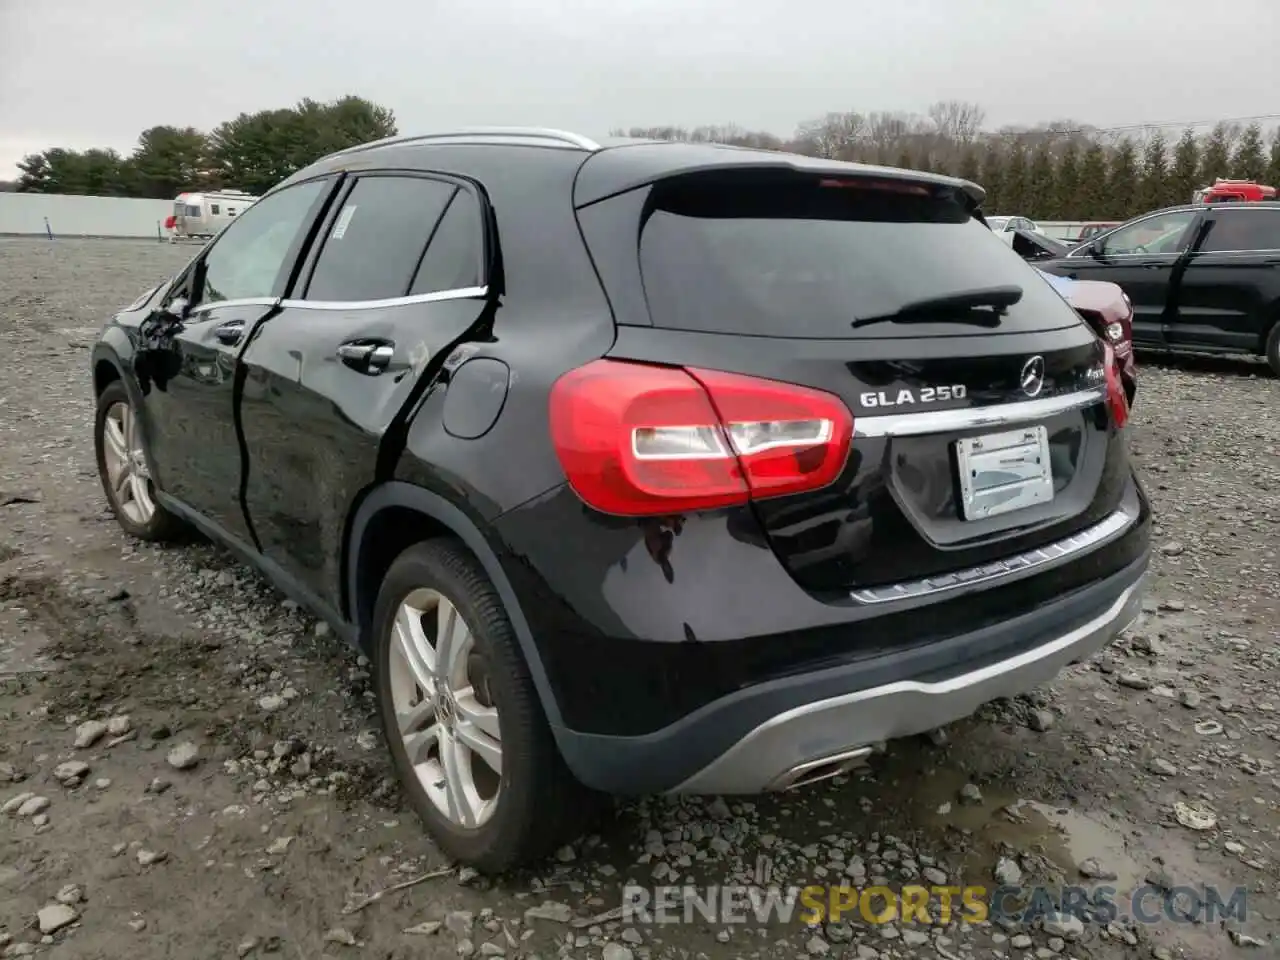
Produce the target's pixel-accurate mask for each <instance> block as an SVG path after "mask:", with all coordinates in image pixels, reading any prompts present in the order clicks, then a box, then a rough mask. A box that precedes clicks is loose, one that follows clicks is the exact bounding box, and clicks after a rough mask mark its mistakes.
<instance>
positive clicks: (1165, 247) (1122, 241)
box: [1102, 210, 1195, 254]
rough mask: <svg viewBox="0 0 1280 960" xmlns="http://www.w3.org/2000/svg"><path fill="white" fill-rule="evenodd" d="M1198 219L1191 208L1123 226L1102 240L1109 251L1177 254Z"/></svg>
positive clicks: (1107, 251) (1117, 252)
mask: <svg viewBox="0 0 1280 960" xmlns="http://www.w3.org/2000/svg"><path fill="white" fill-rule="evenodd" d="M1194 218H1195V213H1194V212H1193V211H1190V210H1183V211H1178V212H1175V213H1165V214H1161V215H1160V216H1157V217H1148V218H1147V219H1146V220H1141V221H1139V222H1138V223H1134V224H1130V225H1129V226H1127V227H1122V228H1120V229H1119V230H1117V231H1116V232H1115V233H1113V234H1111V236H1109V237H1106V238H1105V239H1104V240H1103V241H1102V243H1103V248H1104V250H1105V252H1106V253H1109V254H1121V253H1177V252H1178V251H1179V250H1181V249H1182V245H1183V244H1182V240H1183V235H1184V234H1185V233H1186V232H1187V226H1188V225H1189V224H1190V223H1191V221H1192V220H1193V219H1194Z"/></svg>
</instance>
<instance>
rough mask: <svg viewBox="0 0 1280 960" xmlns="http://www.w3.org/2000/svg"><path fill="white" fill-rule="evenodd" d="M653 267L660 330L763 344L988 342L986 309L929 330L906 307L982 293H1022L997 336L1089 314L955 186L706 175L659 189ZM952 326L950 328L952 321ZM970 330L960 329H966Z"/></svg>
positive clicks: (646, 270) (646, 268)
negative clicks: (974, 337)
mask: <svg viewBox="0 0 1280 960" xmlns="http://www.w3.org/2000/svg"><path fill="white" fill-rule="evenodd" d="M640 268H641V273H642V276H643V281H644V289H645V296H646V299H647V301H648V303H649V310H650V315H651V318H652V320H653V323H654V324H655V325H656V326H659V327H664V328H669V329H680V330H693V331H701V332H715V333H741V334H749V335H754V336H774V337H812V338H854V337H858V338H865V337H895V336H920V335H924V334H925V333H926V332H927V333H934V332H938V331H942V330H944V328H945V332H946V333H948V334H963V333H968V332H973V333H977V332H981V331H980V330H979V329H977V328H976V327H973V326H969V325H968V321H972V320H973V319H974V317H973V316H972V315H971V314H972V313H973V311H963V312H964V313H965V316H964V317H960V316H959V312H957V313H956V315H954V316H939V315H937V314H933V315H931V316H930V317H929V318H928V319H929V321H930V322H929V323H928V324H927V330H926V329H925V327H926V325H925V324H922V323H919V322H918V321H920V320H921V319H923V318H921V317H919V316H916V317H913V318H912V319H911V321H910V322H905V318H904V321H902V322H900V321H898V320H886V321H884V322H875V323H870V324H866V325H865V326H863V325H859V326H857V327H855V326H854V324H855V322H856V321H863V323H866V321H867V320H868V319H870V318H876V317H888V316H890V315H894V314H900V313H901V311H902V310H903V308H904V307H907V306H909V305H913V304H919V303H920V302H921V301H925V300H932V299H935V298H939V297H952V296H955V295H957V294H963V293H970V292H973V291H975V290H984V289H986V290H989V289H991V288H996V287H1000V288H1008V287H1016V288H1018V289H1020V290H1021V297H1020V298H1019V299H1018V300H1017V302H1016V303H1014V304H1012V305H1011V306H1009V307H1008V308H1007V310H1006V312H1005V313H1004V314H1003V315H1002V316H999V317H998V319H996V318H995V317H994V315H993V316H991V317H989V318H987V319H990V320H992V321H993V322H994V324H995V325H994V326H993V327H992V332H997V333H1023V332H1029V331H1036V330H1047V329H1057V328H1061V327H1065V326H1070V325H1072V324H1075V323H1078V322H1079V317H1078V316H1077V315H1076V314H1075V313H1074V311H1072V310H1071V309H1070V307H1068V306H1067V305H1066V304H1065V303H1064V302H1063V301H1062V298H1061V297H1059V296H1058V295H1057V294H1056V293H1055V292H1054V291H1053V290H1052V288H1050V287H1049V285H1048V284H1046V283H1044V282H1043V280H1042V279H1041V278H1040V277H1038V276H1036V274H1035V272H1034V270H1032V268H1031V267H1029V266H1028V265H1027V264H1026V263H1025V262H1024V261H1023V259H1022V258H1021V257H1020V256H1019V255H1018V254H1017V253H1015V252H1014V251H1013V250H1012V249H1011V248H1010V247H1009V245H1008V244H1006V243H1004V242H1003V241H1001V240H1000V239H999V238H997V237H995V236H993V235H992V232H991V230H990V229H988V228H987V227H986V226H985V225H984V224H983V223H982V222H981V221H979V220H977V219H975V218H974V217H973V216H972V215H971V213H970V210H969V207H968V205H967V203H966V201H965V199H964V198H963V197H962V196H960V195H958V194H957V193H956V192H955V191H954V190H953V189H952V188H950V187H947V186H934V185H928V184H911V183H909V182H901V181H884V182H877V181H869V180H866V179H830V178H819V177H815V176H812V175H794V174H786V175H778V174H770V175H765V176H761V175H760V174H754V175H750V176H738V175H726V174H717V175H705V174H704V175H701V176H694V177H688V178H681V179H678V180H671V181H667V182H665V183H660V184H658V185H657V186H655V187H654V188H653V194H652V195H651V198H650V204H649V213H648V215H647V219H646V220H645V222H644V225H643V228H642V232H641V237H640ZM940 321H941V322H940ZM962 323H963V324H964V325H961V324H962Z"/></svg>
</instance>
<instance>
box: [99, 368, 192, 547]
mask: <svg viewBox="0 0 1280 960" xmlns="http://www.w3.org/2000/svg"><path fill="white" fill-rule="evenodd" d="M93 439H94V448H95V452H96V454H97V458H98V478H99V479H100V480H101V481H102V489H103V491H104V492H105V493H106V495H107V502H108V503H110V504H111V512H112V513H114V514H115V517H116V522H118V523H119V524H120V527H121V529H123V530H124V532H125V533H127V534H130V535H131V536H134V537H137V538H138V539H140V540H150V541H153V542H165V541H170V540H177V539H179V538H181V537H182V535H183V534H185V533H187V532H188V530H187V527H186V525H185V524H184V523H183V522H182V521H181V520H179V519H178V518H177V517H175V516H174V515H173V514H171V513H170V512H169V511H168V510H166V509H165V508H164V507H162V506H161V505H160V504H159V503H157V502H156V499H155V485H154V484H153V483H152V481H151V471H150V469H149V468H148V466H147V458H146V454H145V452H144V448H143V440H142V430H141V428H140V426H139V424H138V417H137V412H136V411H135V410H134V408H133V402H132V401H131V400H130V399H129V392H128V391H127V390H126V389H125V386H124V384H123V383H122V382H121V381H119V380H116V381H114V382H113V383H111V384H109V385H108V386H107V388H106V389H105V390H103V391H102V395H101V396H100V397H98V409H97V414H96V416H95V417H94V430H93Z"/></svg>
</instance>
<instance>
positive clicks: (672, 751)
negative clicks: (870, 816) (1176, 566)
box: [556, 549, 1149, 794]
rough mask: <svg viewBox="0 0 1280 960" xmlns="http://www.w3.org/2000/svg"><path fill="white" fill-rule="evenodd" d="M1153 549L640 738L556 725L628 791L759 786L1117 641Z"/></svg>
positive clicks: (566, 744)
mask: <svg viewBox="0 0 1280 960" xmlns="http://www.w3.org/2000/svg"><path fill="white" fill-rule="evenodd" d="M1148 563H1149V553H1148V552H1147V550H1146V549H1144V550H1143V552H1142V555H1141V558H1140V559H1139V560H1138V561H1136V562H1134V563H1132V564H1130V565H1129V566H1127V567H1125V568H1124V569H1122V570H1120V571H1119V572H1117V573H1115V574H1113V575H1111V576H1109V577H1106V578H1105V579H1102V580H1100V581H1096V582H1094V583H1093V584H1091V585H1089V586H1087V587H1084V588H1081V589H1079V590H1077V591H1075V592H1073V593H1071V594H1069V595H1066V596H1063V597H1060V598H1058V599H1056V600H1054V601H1052V602H1050V603H1047V604H1043V605H1041V606H1038V607H1037V608H1035V609H1034V610H1031V611H1030V612H1027V613H1025V614H1023V615H1021V616H1018V617H1015V618H1011V619H1009V620H1006V621H1004V622H1001V623H998V624H995V625H992V626H989V627H986V628H984V629H981V630H976V631H973V632H970V633H965V634H961V635H957V636H954V637H950V638H948V639H946V640H942V641H938V642H935V643H930V644H927V645H924V646H919V647H915V648H912V649H908V650H902V651H897V652H892V653H886V654H884V655H882V656H878V657H874V658H871V659H868V660H863V661H860V662H858V663H855V664H846V665H843V666H840V667H836V668H832V669H827V670H820V671H814V672H810V673H804V674H800V675H797V676H791V677H786V678H783V679H779V680H775V681H772V682H770V683H765V684H759V685H756V686H753V687H751V688H749V689H744V690H739V691H737V692H735V693H732V694H729V695H727V696H724V697H722V698H720V699H719V700H717V701H715V702H714V703H710V704H707V705H706V706H705V707H703V708H702V709H700V710H698V711H696V712H695V713H693V714H691V715H689V716H687V717H684V718H683V719H681V720H680V721H678V722H677V723H674V724H671V725H670V726H668V727H665V728H663V729H662V730H658V731H656V732H654V733H651V734H646V735H643V736H634V737H623V736H605V735H598V734H583V733H578V732H575V731H571V730H568V729H563V728H561V729H557V730H556V738H557V742H558V743H559V744H560V747H561V750H562V752H563V753H564V756H565V760H566V762H567V763H568V765H569V766H570V768H571V769H573V770H574V772H575V773H576V774H577V775H578V776H579V778H580V779H582V780H583V782H585V783H587V785H589V786H591V787H594V788H595V789H598V790H603V791H606V792H610V793H620V794H647V793H664V792H671V793H693V794H715V793H726V794H752V793H759V792H762V791H767V790H770V789H776V788H777V787H779V786H780V785H786V784H787V783H788V782H789V781H790V780H792V779H794V776H793V772H794V771H796V770H797V768H800V767H804V766H806V765H810V764H815V763H822V762H824V761H826V760H828V759H830V758H848V757H851V756H856V755H858V753H859V752H860V751H861V750H862V748H865V747H869V746H871V745H873V744H875V743H878V742H880V741H883V740H888V739H893V738H897V737H904V736H910V735H912V734H917V733H923V732H925V731H927V730H931V729H933V728H935V727H939V726H942V725H944V724H947V723H951V722H953V721H956V720H960V719H962V718H964V717H967V716H969V715H971V714H972V713H973V712H974V711H975V710H977V709H978V708H979V707H980V706H982V704H984V703H986V702H988V701H990V700H993V699H997V698H1000V697H1010V696H1014V695H1016V694H1019V693H1024V692H1027V691H1029V690H1031V689H1033V688H1035V687H1036V686H1038V685H1040V684H1043V683H1045V682H1047V681H1049V680H1051V679H1052V678H1053V677H1054V676H1055V675H1056V674H1057V673H1058V672H1059V671H1060V670H1061V669H1062V668H1063V667H1065V666H1067V665H1068V664H1071V663H1075V662H1078V661H1081V660H1084V659H1086V658H1088V657H1089V656H1091V655H1092V654H1094V653H1095V652H1097V651H1098V650H1099V649H1101V648H1102V647H1104V646H1106V645H1107V644H1108V643H1110V642H1111V640H1112V639H1114V638H1115V637H1116V636H1117V635H1118V634H1119V633H1120V632H1121V631H1122V630H1124V629H1125V627H1127V626H1128V625H1129V624H1130V623H1131V622H1132V621H1133V620H1134V619H1135V618H1136V617H1137V616H1138V614H1139V612H1140V609H1141V600H1142V587H1143V582H1144V579H1145V574H1146V570H1147V567H1148Z"/></svg>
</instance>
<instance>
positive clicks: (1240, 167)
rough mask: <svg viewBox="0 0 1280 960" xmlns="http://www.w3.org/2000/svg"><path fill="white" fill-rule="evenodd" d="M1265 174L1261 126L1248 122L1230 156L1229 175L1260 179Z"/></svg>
mask: <svg viewBox="0 0 1280 960" xmlns="http://www.w3.org/2000/svg"><path fill="white" fill-rule="evenodd" d="M1266 175H1267V154H1266V148H1265V147H1264V146H1263V143H1262V128H1261V127H1260V126H1258V125H1257V124H1256V123H1251V124H1249V126H1248V128H1247V129H1246V130H1245V132H1244V136H1242V137H1241V138H1240V144H1239V145H1238V146H1237V147H1236V152H1235V155H1234V156H1233V157H1232V158H1231V176H1233V177H1237V178H1239V179H1241V180H1259V181H1260V180H1262V179H1263V178H1264V177H1265V176H1266Z"/></svg>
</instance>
